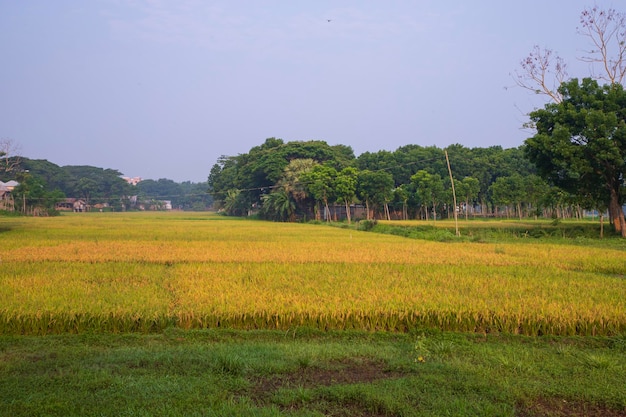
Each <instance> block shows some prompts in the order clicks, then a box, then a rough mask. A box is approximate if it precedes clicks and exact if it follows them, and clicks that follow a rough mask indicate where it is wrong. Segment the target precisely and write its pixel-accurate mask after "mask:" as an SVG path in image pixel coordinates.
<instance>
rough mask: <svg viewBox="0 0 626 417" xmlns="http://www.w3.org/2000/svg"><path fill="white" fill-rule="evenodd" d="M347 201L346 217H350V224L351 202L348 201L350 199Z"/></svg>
mask: <svg viewBox="0 0 626 417" xmlns="http://www.w3.org/2000/svg"><path fill="white" fill-rule="evenodd" d="M345 202H346V218H347V219H348V224H350V204H349V203H348V200H345Z"/></svg>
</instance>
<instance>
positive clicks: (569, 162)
mask: <svg viewBox="0 0 626 417" xmlns="http://www.w3.org/2000/svg"><path fill="white" fill-rule="evenodd" d="M559 92H560V94H561V96H562V97H563V99H562V101H560V102H559V103H550V104H547V105H546V106H545V108H543V109H539V110H536V111H534V112H532V113H531V114H530V117H531V120H532V121H533V122H534V124H535V125H536V128H537V133H536V134H535V135H534V136H533V137H531V138H529V139H528V140H526V154H527V155H528V157H529V159H530V160H531V161H532V162H534V163H535V164H536V165H537V168H538V169H539V172H540V173H541V174H542V175H544V176H545V177H546V178H548V179H549V180H550V181H551V182H552V183H553V184H555V185H557V186H559V187H561V188H562V189H564V190H566V191H569V192H571V193H573V194H576V195H578V196H579V197H581V198H582V199H586V200H587V201H591V202H592V203H593V204H595V206H596V207H607V208H608V209H609V216H610V218H611V222H612V224H613V225H614V227H615V230H616V231H617V232H619V233H621V234H622V236H624V237H626V223H625V220H624V213H623V212H622V207H621V206H622V204H624V193H625V192H624V186H625V182H624V181H625V176H626V92H625V91H624V88H623V87H622V86H621V85H620V84H611V85H605V86H600V85H598V82H597V81H595V80H593V79H591V78H585V79H583V80H582V82H579V81H578V80H577V79H573V80H571V81H569V82H566V83H563V84H562V85H561V87H560V88H559Z"/></svg>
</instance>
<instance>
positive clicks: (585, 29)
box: [577, 6, 626, 85]
mask: <svg viewBox="0 0 626 417" xmlns="http://www.w3.org/2000/svg"><path fill="white" fill-rule="evenodd" d="M580 24H581V27H579V28H577V31H578V33H579V34H580V35H583V36H585V37H587V38H589V40H590V41H591V45H592V46H591V49H589V50H586V51H583V52H584V54H585V55H583V56H582V57H580V58H579V59H580V60H581V61H583V62H588V63H591V64H600V66H601V67H602V73H601V74H600V75H598V76H595V75H594V78H598V79H600V80H604V81H608V82H609V83H611V84H622V85H623V83H624V78H625V77H626V14H624V13H622V12H618V11H616V10H615V9H608V10H602V9H599V8H598V7H597V6H594V7H592V8H586V9H584V10H583V11H582V13H581V14H580ZM612 53H613V54H612Z"/></svg>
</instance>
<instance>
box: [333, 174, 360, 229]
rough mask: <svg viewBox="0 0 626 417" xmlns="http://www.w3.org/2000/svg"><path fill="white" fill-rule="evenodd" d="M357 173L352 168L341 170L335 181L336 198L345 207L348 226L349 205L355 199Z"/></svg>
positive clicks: (349, 219)
mask: <svg viewBox="0 0 626 417" xmlns="http://www.w3.org/2000/svg"><path fill="white" fill-rule="evenodd" d="M357 176H358V171H357V169H356V168H353V167H346V168H344V169H342V170H341V171H340V172H339V173H338V174H337V178H336V180H335V192H336V194H337V198H339V199H340V200H341V201H342V202H343V203H344V204H345V206H346V217H347V219H348V224H350V221H351V218H350V205H351V204H352V203H353V202H354V199H355V198H356V184H357Z"/></svg>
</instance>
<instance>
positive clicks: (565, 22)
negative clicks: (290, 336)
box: [0, 0, 618, 182]
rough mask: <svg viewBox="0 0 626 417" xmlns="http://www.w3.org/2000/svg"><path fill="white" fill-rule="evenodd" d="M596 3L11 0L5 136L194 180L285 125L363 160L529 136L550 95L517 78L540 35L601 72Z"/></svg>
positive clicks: (35, 152) (76, 161) (31, 149)
mask: <svg viewBox="0 0 626 417" xmlns="http://www.w3.org/2000/svg"><path fill="white" fill-rule="evenodd" d="M593 4H594V3H593V2H591V1H580V0H541V1H539V0H524V1H521V0H518V1H507V0H484V1H482V0H476V1H467V0H445V1H444V0H423V1H422V0H406V1H403V0H377V1H368V0H355V1H341V0H336V1H324V0H315V1H314V0H310V1H304V0H302V1H296V0H291V1H289V0H283V1H270V0H254V1H253V0H248V1H243V0H228V1H226V0H224V1H208V0H207V1H203V0H171V1H166V0H89V1H82V0H81V1H79V0H75V1H68V0H54V1H52V0H40V1H39V0H0V59H1V61H2V64H1V65H0V138H3V139H12V140H13V141H14V142H16V143H18V144H20V145H21V153H22V154H23V155H24V156H26V157H29V158H33V159H47V160H49V161H51V162H54V163H56V164H58V165H93V166H98V167H103V168H113V169H117V170H119V171H120V172H122V173H123V174H124V175H128V176H141V177H143V178H152V179H158V178H169V179H173V180H175V181H186V180H191V181H194V182H197V181H205V180H206V179H207V176H208V174H209V171H210V169H211V166H212V165H213V164H214V163H215V162H216V160H217V158H218V157H219V156H220V155H223V154H225V155H237V154H239V153H245V152H247V151H248V150H249V149H250V148H251V147H252V146H256V145H259V144H261V143H263V142H264V141H265V139H266V138H268V137H278V138H282V139H283V140H285V141H292V140H309V139H318V140H324V141H326V142H328V143H329V144H331V145H334V144H344V145H349V146H351V147H352V148H353V149H354V151H355V153H356V155H359V154H361V153H363V152H366V151H371V152H375V151H379V150H381V149H385V150H390V151H393V150H395V149H397V148H398V147H400V146H403V145H407V144H418V145H422V146H430V145H436V146H438V147H441V148H443V147H445V146H447V145H450V144H454V143H460V144H462V145H465V146H467V147H486V146H492V145H501V146H503V147H505V148H510V147H517V146H520V145H521V144H522V143H523V141H524V139H526V137H528V136H529V132H528V131H524V130H523V129H521V126H522V124H523V123H524V122H525V121H526V120H527V119H526V117H525V114H526V113H527V112H528V111H530V110H532V109H533V108H535V107H538V106H542V105H543V103H544V102H545V100H543V99H542V98H541V97H537V96H535V95H532V94H530V93H529V92H528V91H526V90H523V89H521V88H519V87H515V88H511V87H512V86H513V85H514V82H513V80H512V78H511V76H510V74H511V72H513V71H514V70H516V69H518V67H519V62H520V60H521V59H522V58H524V57H525V56H527V55H528V53H529V52H530V51H531V49H532V48H533V45H535V44H538V45H540V46H542V47H549V48H551V49H553V50H555V51H557V52H558V53H559V55H561V56H562V57H563V58H565V59H566V60H567V62H568V64H569V74H570V76H578V77H582V76H585V75H588V69H587V68H586V66H585V65H586V64H582V63H581V62H580V61H577V60H576V57H577V56H579V55H580V54H581V51H582V50H583V49H585V48H586V47H587V46H588V44H587V40H586V38H584V37H582V36H580V35H578V34H577V33H576V27H577V26H578V24H579V16H580V12H581V11H582V10H583V8H584V7H588V6H593ZM596 4H598V5H600V6H602V7H610V6H613V7H618V6H617V5H614V4H613V3H612V2H608V1H607V2H603V1H596ZM329 19H330V22H329V21H328V20H329ZM507 87H508V88H507Z"/></svg>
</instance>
